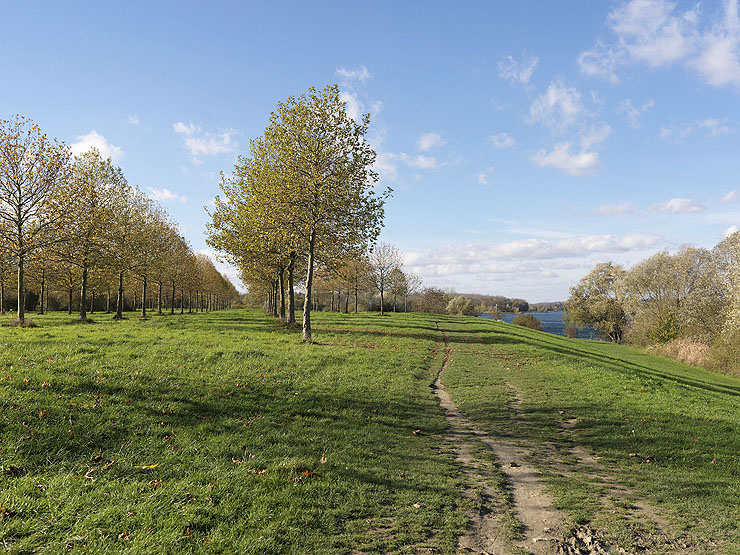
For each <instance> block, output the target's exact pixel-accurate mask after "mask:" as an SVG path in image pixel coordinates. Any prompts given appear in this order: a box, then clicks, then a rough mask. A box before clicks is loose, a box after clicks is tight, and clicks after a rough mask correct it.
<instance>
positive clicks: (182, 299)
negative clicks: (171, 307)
mask: <svg viewBox="0 0 740 555" xmlns="http://www.w3.org/2000/svg"><path fill="white" fill-rule="evenodd" d="M180 314H185V288H181V289H180Z"/></svg>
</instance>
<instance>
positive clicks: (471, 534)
mask: <svg viewBox="0 0 740 555" xmlns="http://www.w3.org/2000/svg"><path fill="white" fill-rule="evenodd" d="M440 331H441V332H442V335H443V338H444V343H445V356H444V362H443V364H442V367H441V369H440V371H439V374H438V375H437V379H436V381H435V383H434V393H435V395H436V396H437V398H438V400H439V403H440V405H441V406H442V407H443V408H444V409H445V414H446V417H447V420H448V422H449V423H450V427H451V429H452V440H453V443H454V445H455V451H456V455H457V458H458V461H459V462H460V464H461V466H462V469H463V472H464V474H465V477H466V481H467V482H468V484H469V487H468V491H467V492H466V495H467V496H468V497H469V498H471V499H474V500H475V501H476V504H477V505H478V508H477V509H476V510H474V511H471V512H470V513H469V514H468V516H469V518H470V520H471V525H470V527H469V528H468V530H466V532H465V533H464V534H463V536H461V538H460V540H459V550H460V552H462V553H477V554H492V553H510V552H512V549H513V550H517V549H518V550H523V551H525V552H528V553H534V554H556V553H557V554H560V553H566V554H575V553H578V554H582V553H596V554H599V553H628V552H627V551H625V550H624V549H622V548H620V547H619V546H616V545H606V544H605V543H604V542H603V540H598V539H597V538H596V534H594V532H593V531H592V530H590V529H589V528H585V527H583V528H579V529H577V530H575V531H572V530H570V529H568V526H567V525H566V522H567V515H565V513H563V512H561V511H559V510H557V509H556V508H554V507H553V502H552V498H551V497H550V496H549V494H548V493H547V490H546V487H545V483H544V481H543V480H542V478H541V475H540V473H539V471H538V470H537V469H536V468H535V467H534V466H533V465H532V464H531V463H530V462H528V460H527V459H528V458H529V455H530V454H531V450H530V449H528V448H527V447H525V446H524V445H523V442H522V441H521V440H520V438H516V437H513V436H512V435H511V434H507V435H505V436H504V435H501V434H496V433H491V432H487V431H484V430H482V429H480V428H478V427H477V426H475V424H474V423H473V422H471V421H470V420H469V419H467V418H466V417H464V416H463V415H462V414H461V413H460V411H459V410H458V408H457V407H456V406H455V404H454V403H453V401H452V399H451V398H450V396H449V394H448V392H447V391H446V390H445V388H444V385H443V384H442V379H441V378H442V374H443V373H444V371H445V369H446V368H447V365H448V362H449V360H450V356H451V353H452V351H451V348H450V345H449V342H448V340H447V334H446V333H445V332H444V331H443V330H441V329H440ZM509 387H511V388H512V389H513V390H514V401H513V403H512V404H511V407H510V408H511V409H512V412H513V416H512V418H514V419H517V420H518V419H523V418H524V416H523V414H522V411H521V406H520V405H521V396H520V394H519V392H518V391H517V390H516V388H514V387H513V386H512V385H511V384H509ZM573 424H575V422H569V421H566V422H565V423H564V425H563V434H568V433H569V432H570V428H571V427H572V426H573ZM480 445H485V447H487V448H488V449H489V450H490V453H492V454H493V455H494V457H495V459H496V461H497V464H496V467H494V468H492V467H491V465H485V464H484V463H483V462H482V460H481V455H480V452H479V450H480ZM571 453H572V454H575V455H576V456H577V457H578V458H579V459H580V460H581V462H582V463H584V465H586V468H584V469H579V470H577V471H574V470H572V469H565V468H563V465H560V464H558V462H557V461H555V462H554V465H555V466H556V467H557V468H558V471H561V470H562V471H563V472H562V473H563V475H565V476H568V473H575V472H579V473H580V475H581V477H583V474H582V473H581V470H584V471H585V472H586V474H587V476H588V477H589V478H593V479H594V480H596V481H599V482H601V483H604V484H607V485H608V486H609V493H610V494H611V495H615V496H617V497H621V498H622V499H629V500H630V502H631V503H632V504H633V507H634V509H635V513H636V516H635V519H636V520H639V519H641V518H643V519H645V520H646V521H648V522H650V523H651V524H653V525H656V524H657V525H658V535H659V536H660V538H659V539H658V541H657V543H655V538H651V542H650V543H651V544H652V545H656V547H657V545H658V544H660V546H661V548H662V549H659V551H665V550H666V548H668V550H669V551H670V552H672V553H678V552H690V551H691V550H690V549H685V548H687V547H688V546H685V545H681V544H672V545H671V542H670V541H669V540H668V538H667V537H666V536H665V535H664V534H663V532H662V531H661V530H660V529H661V528H664V527H668V526H669V525H668V523H667V522H666V521H665V519H663V518H662V517H661V516H660V514H659V513H658V511H656V510H655V509H654V508H653V507H651V506H649V505H648V504H647V503H645V502H644V501H642V500H640V499H638V498H637V497H636V496H635V495H634V494H633V493H632V492H629V491H628V490H626V489H625V488H623V487H621V486H620V485H619V484H616V483H613V482H612V481H611V480H610V478H609V477H608V475H606V474H607V473H606V472H604V470H605V469H603V468H602V467H601V466H600V465H599V464H598V462H597V461H594V460H593V457H590V456H589V455H588V454H587V453H586V452H585V451H584V450H583V449H582V448H580V447H578V446H574V447H573V449H572V450H571ZM553 456H554V457H555V458H556V457H557V456H556V455H554V454H553ZM501 475H503V477H504V478H505V482H506V483H507V484H508V492H507V491H505V490H504V491H502V489H501V487H500V486H499V487H497V486H496V478H499V482H500V477H501ZM507 493H508V495H507ZM507 511H508V512H507ZM642 513H644V514H642ZM514 518H515V519H516V520H517V521H518V522H519V523H520V526H519V528H520V532H519V533H518V534H517V533H516V526H515V525H514V526H512V520H513V519H514ZM682 548H684V549H682Z"/></svg>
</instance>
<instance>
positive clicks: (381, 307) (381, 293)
mask: <svg viewBox="0 0 740 555" xmlns="http://www.w3.org/2000/svg"><path fill="white" fill-rule="evenodd" d="M380 315H381V316H384V315H385V312H384V310H383V286H382V285H381V286H380Z"/></svg>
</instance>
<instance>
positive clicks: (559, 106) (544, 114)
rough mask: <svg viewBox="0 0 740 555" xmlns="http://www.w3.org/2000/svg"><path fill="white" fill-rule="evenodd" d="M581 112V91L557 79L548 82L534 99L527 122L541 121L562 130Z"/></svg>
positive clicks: (577, 117) (579, 115)
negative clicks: (543, 90)
mask: <svg viewBox="0 0 740 555" xmlns="http://www.w3.org/2000/svg"><path fill="white" fill-rule="evenodd" d="M582 113H583V106H582V104H581V93H579V92H578V91H577V90H576V89H575V88H573V87H568V86H566V85H565V83H563V81H561V80H559V79H557V80H554V81H552V82H551V83H550V86H549V87H548V88H547V91H546V92H545V93H544V94H542V95H540V96H538V97H537V98H535V99H534V101H533V102H532V105H531V106H530V107H529V116H528V117H527V122H528V123H542V124H544V125H546V126H548V127H550V128H551V129H553V130H555V131H559V132H562V131H564V130H565V129H567V128H568V127H570V126H571V125H573V124H574V123H575V122H576V121H578V119H579V118H580V117H581V115H582Z"/></svg>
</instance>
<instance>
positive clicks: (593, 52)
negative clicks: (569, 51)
mask: <svg viewBox="0 0 740 555" xmlns="http://www.w3.org/2000/svg"><path fill="white" fill-rule="evenodd" d="M618 58H619V55H618V54H617V52H616V51H615V50H614V48H612V47H610V46H605V45H604V44H603V43H602V42H601V41H597V42H596V44H595V45H594V46H593V48H591V49H590V50H586V51H584V52H581V53H580V54H579V55H578V58H577V62H578V67H579V68H580V69H581V72H583V73H585V74H586V75H589V76H591V77H601V78H602V79H606V80H607V81H610V82H612V83H614V84H616V83H619V77H617V74H616V72H615V70H616V67H617V63H618V61H619V60H618Z"/></svg>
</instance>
